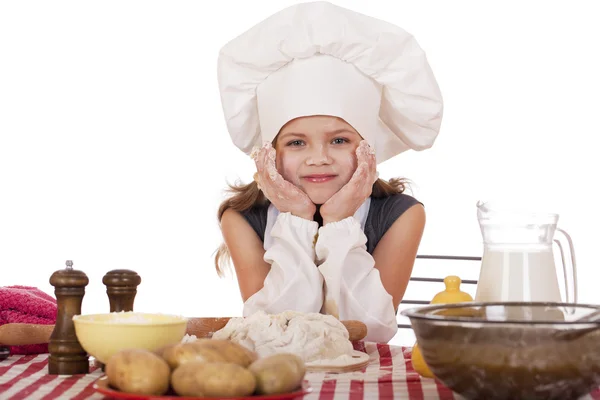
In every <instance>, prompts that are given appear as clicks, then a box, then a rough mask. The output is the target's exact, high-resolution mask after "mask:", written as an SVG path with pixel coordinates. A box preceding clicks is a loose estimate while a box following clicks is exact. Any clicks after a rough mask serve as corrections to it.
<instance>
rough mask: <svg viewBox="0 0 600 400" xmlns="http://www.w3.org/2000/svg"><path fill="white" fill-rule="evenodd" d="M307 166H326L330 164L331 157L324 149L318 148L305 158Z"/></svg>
mask: <svg viewBox="0 0 600 400" xmlns="http://www.w3.org/2000/svg"><path fill="white" fill-rule="evenodd" d="M306 164H307V165H328V164H331V157H329V152H328V151H327V148H326V147H319V148H317V149H314V150H312V151H311V152H310V154H309V155H308V157H307V158H306Z"/></svg>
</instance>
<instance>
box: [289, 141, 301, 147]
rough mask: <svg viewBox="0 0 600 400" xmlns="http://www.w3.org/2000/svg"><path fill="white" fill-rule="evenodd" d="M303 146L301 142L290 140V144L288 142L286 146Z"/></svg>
mask: <svg viewBox="0 0 600 400" xmlns="http://www.w3.org/2000/svg"><path fill="white" fill-rule="evenodd" d="M303 144H304V142H303V141H302V140H292V141H291V142H288V144H287V145H288V146H302V145H303Z"/></svg>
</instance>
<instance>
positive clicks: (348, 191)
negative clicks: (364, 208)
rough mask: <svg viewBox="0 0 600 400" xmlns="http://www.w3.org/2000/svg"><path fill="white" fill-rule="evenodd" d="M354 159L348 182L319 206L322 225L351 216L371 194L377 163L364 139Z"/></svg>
mask: <svg viewBox="0 0 600 400" xmlns="http://www.w3.org/2000/svg"><path fill="white" fill-rule="evenodd" d="M356 159H357V164H358V165H357V167H356V171H354V174H353V175H352V177H351V178H350V180H349V181H348V183H346V184H345V185H344V187H342V188H341V189H340V190H339V191H338V192H337V193H336V194H334V195H333V196H331V198H330V199H329V200H327V201H326V202H325V204H323V205H322V206H321V210H320V211H321V216H322V217H323V225H325V224H327V223H329V222H337V221H341V220H343V219H345V218H348V217H351V216H353V215H354V214H355V213H356V210H358V209H359V208H360V206H361V205H362V204H363V203H364V202H365V200H366V199H367V198H368V197H369V196H370V195H371V192H372V190H373V183H375V181H376V180H377V163H376V161H375V152H374V151H373V149H372V148H371V146H369V144H368V143H367V141H366V140H363V141H361V142H360V144H359V145H358V148H357V149H356Z"/></svg>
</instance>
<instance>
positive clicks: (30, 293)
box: [0, 286, 57, 355]
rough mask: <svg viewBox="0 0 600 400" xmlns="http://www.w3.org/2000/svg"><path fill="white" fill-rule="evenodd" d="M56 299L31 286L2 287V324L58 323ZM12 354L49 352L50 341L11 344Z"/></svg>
mask: <svg viewBox="0 0 600 400" xmlns="http://www.w3.org/2000/svg"><path fill="white" fill-rule="evenodd" d="M56 314H57V308H56V299H55V298H54V297H52V296H50V295H48V294H46V293H44V292H42V291H41V290H39V289H37V288H35V287H31V286H4V287H0V326H1V325H4V324H10V323H20V324H41V325H52V324H55V323H56ZM9 348H10V354H11V355H12V354H40V353H48V343H42V344H31V345H26V346H9Z"/></svg>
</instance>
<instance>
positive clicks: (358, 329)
mask: <svg viewBox="0 0 600 400" xmlns="http://www.w3.org/2000/svg"><path fill="white" fill-rule="evenodd" d="M230 319H231V318H230V317H222V318H190V319H189V321H188V325H187V331H186V333H187V334H188V335H194V336H196V337H197V338H204V337H210V336H211V335H212V334H213V333H214V332H216V331H218V330H219V329H221V328H223V327H224V326H225V325H227V322H229V320H230ZM341 322H342V324H344V326H345V327H346V329H347V330H348V334H349V339H350V341H352V342H354V341H357V340H362V339H364V338H365V336H367V326H366V325H365V324H364V323H362V322H360V321H351V320H349V321H341Z"/></svg>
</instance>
